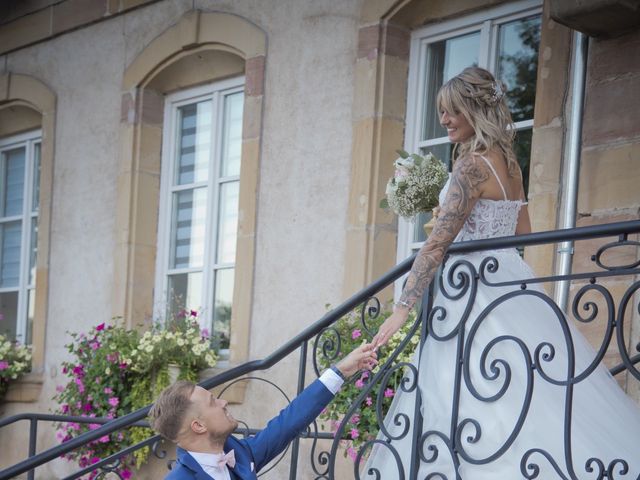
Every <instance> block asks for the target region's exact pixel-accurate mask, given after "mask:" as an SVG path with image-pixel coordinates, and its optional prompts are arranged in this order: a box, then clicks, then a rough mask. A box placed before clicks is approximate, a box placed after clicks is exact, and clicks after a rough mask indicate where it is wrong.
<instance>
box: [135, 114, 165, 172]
mask: <svg viewBox="0 0 640 480" xmlns="http://www.w3.org/2000/svg"><path fill="white" fill-rule="evenodd" d="M138 131H139V132H140V133H139V139H140V140H139V145H140V146H139V150H138V152H139V153H138V156H139V158H138V161H137V168H138V170H139V171H141V172H144V173H146V174H149V175H156V176H159V175H160V170H161V155H162V126H161V125H152V124H142V125H140V128H139V130H138Z"/></svg>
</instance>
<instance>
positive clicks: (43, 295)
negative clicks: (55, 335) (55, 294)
mask: <svg viewBox="0 0 640 480" xmlns="http://www.w3.org/2000/svg"><path fill="white" fill-rule="evenodd" d="M47 237H48V235H47ZM40 252H42V250H41V249H40V250H39V251H38V253H40ZM40 256H42V257H45V260H48V253H44V252H43V253H42V255H38V257H40ZM38 260H40V258H38ZM35 283H36V299H35V305H34V321H33V330H32V332H31V346H32V351H31V354H32V358H31V365H32V370H33V371H34V372H41V371H42V369H43V368H44V359H45V353H46V352H45V341H46V337H45V335H46V326H47V322H48V320H49V319H48V317H47V312H48V306H49V270H48V269H47V268H37V269H36V282H35Z"/></svg>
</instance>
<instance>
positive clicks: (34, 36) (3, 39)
mask: <svg viewBox="0 0 640 480" xmlns="http://www.w3.org/2000/svg"><path fill="white" fill-rule="evenodd" d="M51 12H52V7H49V8H44V9H42V10H39V11H37V12H33V13H31V14H29V15H25V16H23V17H20V18H16V19H15V20H13V21H12V22H9V23H5V24H4V25H2V28H1V29H0V54H2V53H6V52H10V51H11V50H15V49H17V48H20V47H24V46H25V45H29V44H31V43H34V42H37V41H38V40H42V39H44V38H47V37H48V36H49V35H51Z"/></svg>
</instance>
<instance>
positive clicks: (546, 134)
mask: <svg viewBox="0 0 640 480" xmlns="http://www.w3.org/2000/svg"><path fill="white" fill-rule="evenodd" d="M562 135H563V132H562V128H561V127H557V126H554V127H545V128H534V130H533V139H532V145H531V164H530V169H529V198H531V197H532V196H535V195H539V194H544V193H557V192H558V190H559V186H560V175H561V168H562V151H563V146H562ZM530 213H531V209H530Z"/></svg>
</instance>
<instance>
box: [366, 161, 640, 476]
mask: <svg viewBox="0 0 640 480" xmlns="http://www.w3.org/2000/svg"><path fill="white" fill-rule="evenodd" d="M485 161H486V159H485ZM487 164H488V165H489V167H491V164H490V163H489V162H488V161H487ZM491 169H492V170H493V168H491ZM493 173H494V175H495V174H496V172H495V171H493ZM496 178H497V179H498V182H500V179H499V177H498V176H497V175H496ZM500 187H501V188H502V190H503V193H504V188H503V187H502V184H500ZM447 188H448V184H447V185H445V187H444V189H443V192H442V193H441V194H440V196H441V198H440V202H441V203H442V202H443V200H444V198H443V197H444V195H445V193H446V190H447ZM504 198H505V199H504V200H488V199H480V200H478V201H477V203H476V205H475V206H474V208H473V211H472V212H471V214H470V216H469V218H468V219H467V221H466V223H465V225H464V226H463V228H462V230H461V231H460V233H459V234H458V236H457V237H456V241H463V240H477V239H484V238H495V237H501V236H507V235H513V234H514V233H515V229H516V224H517V219H518V213H519V210H520V208H521V207H522V205H523V202H521V201H512V200H507V196H506V193H505V197H504ZM488 257H493V258H494V259H495V260H496V262H493V261H491V262H490V263H489V264H486V265H485V267H484V268H482V267H481V265H482V262H483V260H485V259H486V258H488ZM475 273H480V275H479V277H480V278H478V279H477V280H476V281H475V282H473V281H471V283H472V284H471V285H470V286H469V288H467V289H465V288H463V287H460V288H456V287H455V284H456V282H458V281H459V279H460V278H461V277H459V274H460V275H463V276H464V275H465V274H466V275H467V276H469V275H471V277H472V276H473V275H474V274H475ZM449 275H452V277H451V278H449ZM471 277H469V279H470V280H471ZM483 277H484V279H485V281H486V282H487V283H491V284H495V283H500V282H508V281H515V280H522V279H528V278H532V277H534V274H533V272H532V271H531V269H530V268H529V267H528V265H527V264H526V263H525V262H524V261H523V260H522V259H521V258H520V255H519V254H518V252H517V251H516V250H515V249H505V250H491V251H484V252H478V253H472V254H464V255H451V256H450V258H448V260H447V261H446V263H445V267H444V270H443V276H442V285H440V286H439V288H438V293H437V295H436V298H435V300H434V306H435V307H436V308H435V311H434V315H433V319H432V321H431V322H430V323H429V328H430V330H431V331H430V333H429V335H428V337H427V340H426V341H425V344H424V347H423V349H422V351H421V352H416V354H415V357H414V360H413V365H415V366H416V367H417V368H418V372H419V373H418V389H417V390H413V392H409V393H407V392H404V391H399V392H398V393H397V394H396V397H395V398H394V401H393V404H392V406H391V409H390V411H389V413H388V414H387V416H386V418H385V422H384V423H385V427H386V428H387V431H388V433H389V434H390V435H391V437H392V438H395V437H402V438H399V439H395V440H390V439H389V437H387V436H386V435H384V434H383V432H381V433H380V434H379V435H378V438H377V441H376V444H375V446H374V447H373V450H372V453H371V455H370V456H369V459H368V460H367V462H366V464H365V465H364V468H363V469H362V470H361V471H360V478H362V479H373V478H380V479H383V480H396V479H401V478H405V479H409V478H410V476H409V471H410V465H409V463H410V462H411V460H410V458H411V451H412V438H411V436H412V434H411V431H410V429H409V432H408V433H407V434H406V435H404V436H403V435H402V431H403V429H404V428H405V427H406V423H407V422H408V423H410V426H411V427H413V426H414V424H415V422H416V420H418V419H416V418H415V417H416V415H414V411H415V401H416V392H417V391H419V392H420V395H421V397H422V403H421V406H420V411H421V412H422V422H423V425H422V430H421V432H422V435H421V438H420V440H419V442H418V444H419V445H420V447H419V448H420V449H421V450H422V459H420V457H417V458H418V459H419V466H418V469H419V470H418V475H417V477H416V478H418V479H420V480H423V479H427V478H436V479H444V478H446V479H456V478H460V479H463V480H489V479H491V480H511V479H520V478H538V479H543V480H551V479H565V478H566V479H576V478H577V479H596V478H603V475H602V473H603V472H604V474H605V475H606V474H607V473H606V470H607V469H608V468H611V469H612V473H611V474H610V475H609V477H606V476H605V477H604V478H615V479H634V480H635V479H638V478H640V409H639V408H638V406H637V405H636V403H635V402H634V401H633V400H632V399H631V398H630V397H628V396H627V395H625V393H624V392H623V391H622V389H621V388H620V387H619V386H618V384H617V382H616V381H615V380H614V379H613V377H612V376H611V375H610V374H609V372H608V371H607V370H606V369H605V368H604V367H602V366H599V367H597V368H596V369H595V371H593V372H592V373H591V374H590V375H588V376H586V378H584V379H581V380H580V381H576V382H575V383H574V385H573V388H570V387H567V385H566V384H567V382H566V379H567V378H576V377H580V374H581V373H582V372H584V371H585V369H587V368H588V367H589V365H590V364H591V362H592V360H593V359H594V357H595V355H596V352H595V351H594V349H593V348H592V347H591V345H589V344H588V343H587V341H586V340H585V338H584V337H583V336H582V335H581V334H580V333H579V332H578V331H577V330H576V329H575V328H574V327H573V326H571V325H570V324H571V322H572V320H568V321H565V320H564V316H563V314H562V313H561V312H560V311H559V310H558V309H557V307H555V304H552V302H551V301H550V300H549V299H548V297H547V296H546V295H545V294H544V292H543V290H542V289H541V288H540V287H538V286H536V285H535V284H529V285H528V286H527V287H526V289H521V288H520V285H515V286H491V285H487V284H485V283H484V282H483V280H482V279H483ZM452 282H453V283H452ZM474 283H475V286H476V288H475V292H474V285H473V284H474ZM442 290H444V291H445V292H447V295H445V294H443V291H442ZM463 290H464V294H462V295H460V294H461V292H462V291H463ZM456 294H457V295H458V296H460V298H446V297H447V296H449V297H455V296H456ZM545 299H546V300H545ZM583 303H584V302H583ZM438 307H441V308H442V309H443V310H440V309H439V308H438ZM554 307H555V308H554ZM602 310H603V309H602V308H601V312H600V315H605V316H606V315H607V313H606V312H603V311H602ZM444 312H446V315H444V316H443V314H444ZM461 325H462V328H463V331H464V334H463V335H464V338H463V340H464V343H461V344H460V345H458V342H459V337H460V336H459V335H458V334H457V328H458V327H459V326H461ZM614 341H615V340H614ZM550 346H553V350H552V349H551V347H550ZM536 349H539V355H537V356H536ZM572 350H573V353H571V351H572ZM459 352H460V353H459ZM485 354H486V358H483V355H485ZM459 358H460V359H461V360H462V361H458V359H459ZM571 359H575V365H574V367H573V371H574V373H573V374H571V373H570V372H571V368H572V365H571V363H572V362H571V361H570V360H571ZM531 365H534V366H535V368H530V366H531ZM456 367H459V368H460V371H459V373H458V372H457V371H456ZM492 367H494V368H493V369H492ZM483 370H484V372H483ZM498 371H499V373H497V372H498ZM507 372H509V373H510V375H508V374H507ZM406 375H407V376H408V377H409V378H413V375H412V374H411V373H407V374H406ZM506 377H510V378H509V379H507V378H506ZM456 379H458V381H457V380H456ZM563 381H564V383H563ZM558 383H560V384H559V385H558ZM456 385H458V386H457V387H456ZM502 389H503V390H504V391H502ZM456 391H458V396H457V397H456V396H455V392H456ZM529 391H530V392H531V393H530V395H529V393H528V392H529ZM474 393H475V395H474ZM490 397H493V398H490ZM455 398H457V399H458V400H455ZM528 398H530V402H528V401H527V399H528ZM527 405H528V410H527ZM568 409H570V413H569V414H568V415H567V414H566V411H567V410H568ZM403 414H404V415H406V417H404V418H403V417H402V415H403ZM418 416H419V415H418ZM452 419H455V420H452ZM519 420H523V422H522V425H521V427H519ZM452 424H453V426H452ZM565 429H566V431H567V434H566V435H565ZM452 431H455V437H457V439H453V442H450V439H451V435H452ZM447 444H449V445H456V446H455V450H456V451H457V453H458V454H457V455H456V454H455V453H453V452H452V451H451V450H450V448H449V447H448V446H447ZM565 444H566V445H565ZM435 452H437V455H434V453H435ZM543 452H546V454H544V453H543ZM434 457H436V458H435V459H434ZM591 458H596V459H599V461H600V462H602V464H600V463H599V462H598V461H596V460H594V461H590V462H588V461H589V459H591ZM617 459H623V460H625V461H626V462H627V463H628V467H629V471H628V473H627V474H622V472H621V470H622V469H623V468H622V467H623V464H622V463H621V462H616V460H617ZM398 460H400V461H401V463H402V467H399V466H398ZM427 460H431V461H427ZM458 462H459V463H458ZM554 463H555V465H554ZM399 468H402V469H403V473H404V476H403V474H402V472H400V471H399ZM523 472H525V473H526V476H525V473H523ZM536 472H537V476H535V473H536ZM378 475H379V476H378Z"/></svg>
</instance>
